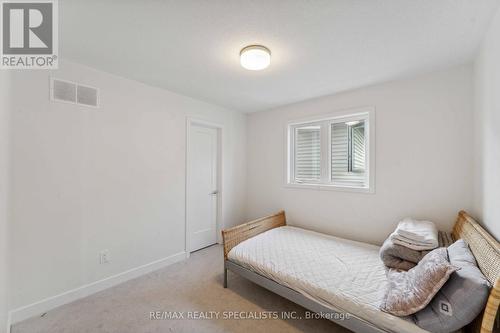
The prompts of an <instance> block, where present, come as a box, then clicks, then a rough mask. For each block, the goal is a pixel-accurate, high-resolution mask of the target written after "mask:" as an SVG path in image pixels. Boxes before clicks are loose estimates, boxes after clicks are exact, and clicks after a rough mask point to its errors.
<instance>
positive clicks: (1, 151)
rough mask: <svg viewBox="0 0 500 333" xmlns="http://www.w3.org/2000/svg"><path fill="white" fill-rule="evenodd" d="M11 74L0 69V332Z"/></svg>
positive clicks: (2, 323) (4, 301)
mask: <svg viewBox="0 0 500 333" xmlns="http://www.w3.org/2000/svg"><path fill="white" fill-rule="evenodd" d="M9 110H10V75H9V72H7V71H0V333H3V332H6V331H7V312H8V295H7V293H8V290H9V286H8V271H9V270H8V252H7V251H8V241H9V239H8V223H7V220H8V207H9V205H8V194H9V185H8V180H9V179H8V171H9V126H8V124H9Z"/></svg>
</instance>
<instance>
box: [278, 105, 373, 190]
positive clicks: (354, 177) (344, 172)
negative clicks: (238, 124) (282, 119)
mask: <svg viewBox="0 0 500 333" xmlns="http://www.w3.org/2000/svg"><path fill="white" fill-rule="evenodd" d="M359 111H360V112H355V113H349V114H340V115H335V116H330V117H325V118H321V119H318V120H315V119H312V120H308V121H302V122H292V123H289V124H288V130H287V132H288V140H287V141H288V147H287V148H288V163H287V167H288V170H287V184H289V185H294V186H295V185H296V186H299V187H319V188H323V187H326V188H331V189H350V190H356V191H365V192H372V191H373V172H372V171H371V170H370V167H372V168H373V162H372V161H373V152H372V153H371V152H370V142H369V141H370V133H372V136H373V128H372V127H370V126H371V125H373V122H374V119H373V118H374V111H373V110H371V109H364V110H359Z"/></svg>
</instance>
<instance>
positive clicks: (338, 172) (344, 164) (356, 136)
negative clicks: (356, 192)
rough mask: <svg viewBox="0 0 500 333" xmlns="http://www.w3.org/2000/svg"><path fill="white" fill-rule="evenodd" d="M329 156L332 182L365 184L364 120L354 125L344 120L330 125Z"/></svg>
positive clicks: (353, 184)
mask: <svg viewBox="0 0 500 333" xmlns="http://www.w3.org/2000/svg"><path fill="white" fill-rule="evenodd" d="M331 158H332V160H331V165H332V168H331V178H332V182H333V183H334V184H337V185H343V186H356V187H364V186H365V183H366V177H365V137H364V122H361V123H358V124H356V125H355V126H350V125H348V123H344V122H341V123H333V124H332V125H331Z"/></svg>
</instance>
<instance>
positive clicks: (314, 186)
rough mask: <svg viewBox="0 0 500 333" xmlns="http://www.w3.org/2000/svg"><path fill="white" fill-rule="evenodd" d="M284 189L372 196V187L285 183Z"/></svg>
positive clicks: (373, 190)
mask: <svg viewBox="0 0 500 333" xmlns="http://www.w3.org/2000/svg"><path fill="white" fill-rule="evenodd" d="M285 187H286V188H296V189H307V190H316V191H338V192H355V193H369V194H374V193H375V189H374V188H373V186H372V187H371V188H369V187H350V186H342V185H326V184H307V183H286V184H285Z"/></svg>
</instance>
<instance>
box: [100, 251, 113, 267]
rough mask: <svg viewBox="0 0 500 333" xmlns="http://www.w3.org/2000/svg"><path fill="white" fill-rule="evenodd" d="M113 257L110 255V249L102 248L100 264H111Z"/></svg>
mask: <svg viewBox="0 0 500 333" xmlns="http://www.w3.org/2000/svg"><path fill="white" fill-rule="evenodd" d="M110 261H111V258H110V256H109V250H102V251H101V252H100V253H99V263H100V264H109V262H110Z"/></svg>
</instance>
